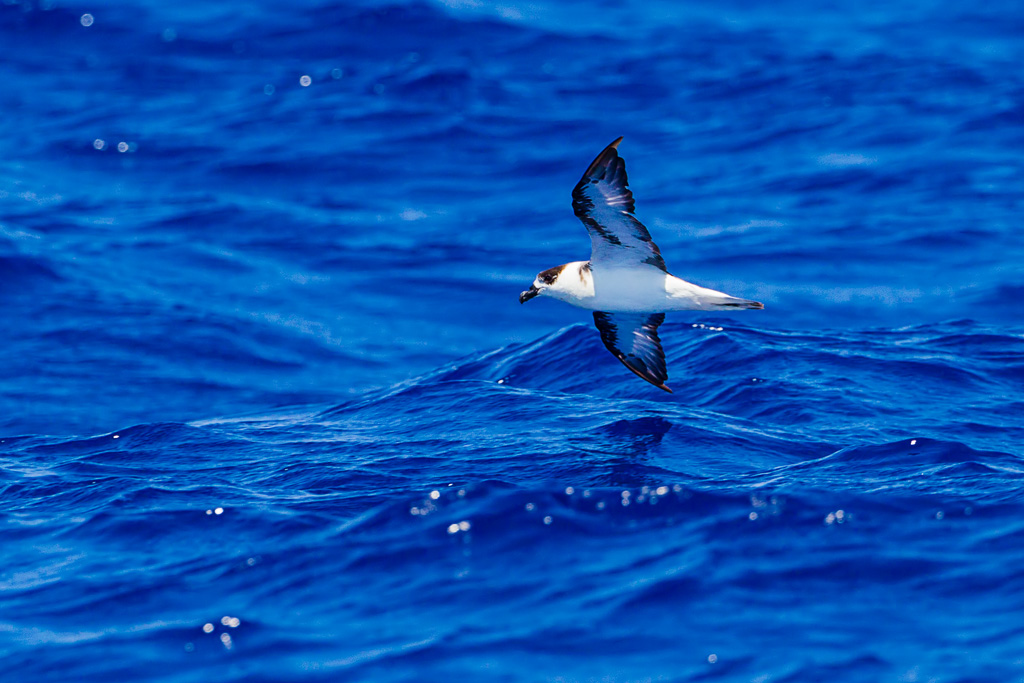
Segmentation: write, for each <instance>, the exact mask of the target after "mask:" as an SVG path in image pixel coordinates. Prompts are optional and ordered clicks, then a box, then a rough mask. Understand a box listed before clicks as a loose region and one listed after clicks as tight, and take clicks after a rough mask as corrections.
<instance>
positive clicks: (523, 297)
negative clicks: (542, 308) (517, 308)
mask: <svg viewBox="0 0 1024 683" xmlns="http://www.w3.org/2000/svg"><path fill="white" fill-rule="evenodd" d="M538 294H540V290H539V289H537V288H536V287H534V286H533V285H530V288H529V289H528V290H526V291H525V292H523V293H522V294H520V295H519V303H521V304H525V303H526V302H527V301H529V300H530V299H532V298H533V297H535V296H537V295H538Z"/></svg>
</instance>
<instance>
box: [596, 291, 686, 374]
mask: <svg viewBox="0 0 1024 683" xmlns="http://www.w3.org/2000/svg"><path fill="white" fill-rule="evenodd" d="M663 322H665V314H664V313H604V312H602V311H594V324H595V325H597V329H598V330H600V332H601V341H603V342H604V345H605V346H606V347H607V348H608V350H609V351H611V352H612V355H614V356H615V357H616V358H618V359H619V360H620V361H622V364H623V365H625V366H626V367H627V368H629V369H630V370H632V371H633V372H634V373H636V375H637V376H638V377H640V378H641V379H645V380H647V381H648V382H650V383H651V384H653V385H654V386H656V387H658V388H659V389H664V390H665V391H667V392H668V393H670V394H671V393H672V390H671V389H669V388H668V387H667V386H665V380H667V379H668V370H666V369H665V351H664V350H663V349H662V348H661V339H659V338H658V325H660V324H662V323H663Z"/></svg>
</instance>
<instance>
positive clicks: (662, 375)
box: [519, 137, 764, 393]
mask: <svg viewBox="0 0 1024 683" xmlns="http://www.w3.org/2000/svg"><path fill="white" fill-rule="evenodd" d="M620 142H622V138H621V137H620V138H619V139H618V140H616V141H615V142H613V143H612V144H610V145H608V146H607V147H605V148H604V151H603V152H601V153H600V154H598V155H597V158H596V159H594V163H592V164H590V166H589V167H588V168H587V171H586V173H584V174H583V177H582V178H580V182H578V183H577V184H576V187H575V189H573V191H572V209H573V211H574V212H575V213H576V216H577V217H578V218H579V219H580V220H581V221H583V225H585V226H586V227H587V232H589V233H590V247H591V251H590V260H589V261H573V262H572V263H566V264H565V265H562V266H555V267H554V268H548V269H547V270H545V271H543V272H541V273H540V274H539V275H537V279H536V280H534V281H533V284H532V285H530V288H529V289H528V290H526V291H525V292H523V293H522V294H520V295H519V303H521V304H525V303H526V302H527V301H529V300H530V299H532V298H534V297H537V296H550V297H552V298H554V299H558V300H559V301H564V302H566V303H568V304H572V305H573V306H579V307H580V308H585V309H587V310H590V311H593V312H594V324H595V325H597V329H598V330H599V331H600V332H601V341H603V342H604V345H605V346H606V347H607V348H608V350H609V351H611V352H612V355H614V356H615V357H616V358H618V359H619V360H620V361H622V364H623V365H625V366H626V367H627V368H629V369H630V370H631V371H633V372H634V373H635V374H636V375H637V376H638V377H640V378H641V379H644V380H646V381H648V382H650V383H651V384H653V385H654V386H656V387H658V388H659V389H664V390H665V391H667V392H669V393H671V392H672V390H671V389H669V388H668V387H667V386H665V380H667V379H668V372H667V370H666V369H665V351H664V350H663V349H662V348H661V339H659V338H658V326H659V325H661V323H663V322H664V321H665V313H666V312H668V311H725V310H736V309H743V308H754V309H760V308H764V305H763V304H761V303H758V302H757V301H750V300H748V299H739V298H736V297H734V296H729V295H728V294H724V293H722V292H716V291H715V290H713V289H705V288H704V287H700V286H698V285H695V284H692V283H690V282H687V281H685V280H680V279H679V278H677V277H676V276H674V275H671V274H669V272H668V269H666V268H665V261H664V259H662V257H661V251H660V250H659V249H658V245H656V244H655V243H654V241H653V240H652V239H651V234H650V233H649V232H647V228H645V227H644V225H643V223H641V222H640V221H638V220H637V219H636V217H634V216H633V193H632V192H631V191H630V190H629V188H628V187H627V185H628V184H629V181H628V180H627V179H626V163H625V162H624V161H623V160H622V158H621V157H620V156H619V153H618V151H617V148H618V146H619V143H620Z"/></svg>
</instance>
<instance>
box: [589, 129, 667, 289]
mask: <svg viewBox="0 0 1024 683" xmlns="http://www.w3.org/2000/svg"><path fill="white" fill-rule="evenodd" d="M620 142H622V138H619V139H618V140H616V141H615V142H613V143H612V144H610V145H608V146H607V147H605V148H604V151H603V152H601V153H600V154H599V155H597V158H596V159H594V163H592V164H590V167H589V168H587V172H586V173H584V174H583V177H582V178H580V182H578V183H577V184H576V187H575V189H573V191H572V210H573V211H574V212H575V213H576V215H577V216H578V217H579V219H580V220H581V221H583V225H585V226H587V232H589V233H590V245H591V252H590V261H591V263H593V264H595V265H598V266H600V264H602V263H614V264H616V265H624V266H638V265H642V264H647V265H650V266H654V267H655V268H657V269H659V270H663V271H664V270H665V261H664V260H663V259H662V258H661V252H660V251H659V250H658V245H656V244H655V243H654V242H653V241H652V240H651V233H649V232H647V228H645V227H644V224H643V223H641V222H640V221H638V220H637V219H636V218H634V217H633V193H632V192H630V191H629V188H628V187H627V185H628V184H629V181H628V180H627V179H626V162H625V161H623V160H622V158H621V157H620V156H619V153H618V151H616V147H618V146H619V143H620ZM666 272H667V271H666Z"/></svg>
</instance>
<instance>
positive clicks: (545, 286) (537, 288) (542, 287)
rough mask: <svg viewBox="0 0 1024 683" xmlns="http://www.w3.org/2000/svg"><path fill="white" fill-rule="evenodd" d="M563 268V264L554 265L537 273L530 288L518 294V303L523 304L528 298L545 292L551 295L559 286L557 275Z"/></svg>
mask: <svg viewBox="0 0 1024 683" xmlns="http://www.w3.org/2000/svg"><path fill="white" fill-rule="evenodd" d="M563 270H565V266H555V267H554V268H548V269H547V270H545V271H542V272H540V273H537V277H536V279H534V281H533V284H532V285H530V288H529V289H528V290H526V291H525V292H523V293H522V294H520V295H519V303H521V304H525V303H526V302H527V301H529V300H530V299H532V298H534V297H536V296H540V295H541V294H546V295H548V296H551V295H552V294H553V293H554V292H555V290H557V289H558V288H559V282H558V276H559V275H561V273H562V271H563Z"/></svg>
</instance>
